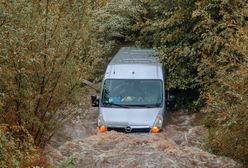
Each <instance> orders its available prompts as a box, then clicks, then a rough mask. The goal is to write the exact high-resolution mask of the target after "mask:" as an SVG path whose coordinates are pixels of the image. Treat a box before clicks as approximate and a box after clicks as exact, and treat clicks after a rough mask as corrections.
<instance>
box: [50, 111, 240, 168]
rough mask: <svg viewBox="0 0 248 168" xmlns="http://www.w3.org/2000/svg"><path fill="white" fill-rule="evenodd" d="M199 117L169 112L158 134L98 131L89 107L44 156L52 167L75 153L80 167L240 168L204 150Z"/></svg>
mask: <svg viewBox="0 0 248 168" xmlns="http://www.w3.org/2000/svg"><path fill="white" fill-rule="evenodd" d="M79 110H80V109H79ZM202 116H203V114H202V113H198V114H194V115H187V114H185V112H184V111H178V112H174V113H171V114H170V117H169V123H168V125H167V126H166V128H165V130H163V132H161V133H158V134H150V133H130V134H125V133H119V132H115V131H111V132H107V133H98V132H97V130H96V121H97V109H96V108H91V109H90V110H88V111H87V113H85V114H84V115H82V116H80V115H79V116H77V117H75V119H73V120H72V121H70V122H68V123H66V124H64V125H63V127H61V128H60V129H59V130H58V131H57V132H56V134H55V135H54V137H53V139H52V141H51V143H50V144H49V145H48V146H47V147H46V150H47V152H48V154H47V157H48V159H49V161H50V163H51V164H52V165H54V166H55V167H56V165H58V163H59V162H60V161H61V160H63V159H65V158H67V157H70V156H75V158H76V159H75V160H74V163H75V165H76V167H79V168H81V167H82V168H84V167H86V168H93V167H99V168H115V167H118V168H119V167H120V168H122V167H123V168H124V167H125V168H146V167H147V168H163V167H165V168H182V167H190V168H193V167H216V168H220V167H225V168H228V167H230V168H231V167H241V166H240V165H239V164H238V163H237V162H235V161H233V160H232V159H230V158H226V157H221V156H216V155H214V154H211V153H209V152H207V151H206V150H204V149H203V147H202V139H203V135H204V134H205V133H206V130H205V128H204V127H203V126H202V125H201V122H200V121H201V119H202Z"/></svg>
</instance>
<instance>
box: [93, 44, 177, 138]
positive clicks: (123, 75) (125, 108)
mask: <svg viewBox="0 0 248 168" xmlns="http://www.w3.org/2000/svg"><path fill="white" fill-rule="evenodd" d="M154 53H155V52H154V50H153V49H140V48H129V47H124V48H121V49H120V50H119V52H118V53H117V54H116V55H115V56H114V58H113V59H112V61H111V62H110V63H109V65H108V67H107V70H106V72H105V75H104V79H103V82H102V87H101V94H100V99H99V100H98V101H97V100H96V97H95V96H92V103H93V105H97V106H99V117H98V127H99V131H100V132H105V131H109V130H117V131H124V132H140V131H141V132H153V133H157V132H159V131H160V130H161V129H162V125H163V121H164V117H165V116H166V104H167V103H168V101H166V96H165V88H164V83H165V81H164V80H165V79H164V73H163V72H164V70H163V65H162V64H161V63H160V62H159V60H158V59H157V58H156V57H155V56H154ZM173 101H174V100H171V103H174V102H173Z"/></svg>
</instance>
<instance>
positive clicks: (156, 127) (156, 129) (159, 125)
mask: <svg viewBox="0 0 248 168" xmlns="http://www.w3.org/2000/svg"><path fill="white" fill-rule="evenodd" d="M162 125H163V117H162V116H161V115H159V116H157V118H156V120H155V122H154V124H153V127H152V128H151V132H152V133H158V132H159V131H160V130H161V128H162Z"/></svg>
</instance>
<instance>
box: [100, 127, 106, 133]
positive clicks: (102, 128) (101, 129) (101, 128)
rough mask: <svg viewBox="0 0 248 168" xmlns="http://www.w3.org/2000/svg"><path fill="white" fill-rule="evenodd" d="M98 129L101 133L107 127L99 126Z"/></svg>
mask: <svg viewBox="0 0 248 168" xmlns="http://www.w3.org/2000/svg"><path fill="white" fill-rule="evenodd" d="M99 131H100V132H101V133H103V132H106V131H107V128H106V127H105V126H101V127H100V128H99Z"/></svg>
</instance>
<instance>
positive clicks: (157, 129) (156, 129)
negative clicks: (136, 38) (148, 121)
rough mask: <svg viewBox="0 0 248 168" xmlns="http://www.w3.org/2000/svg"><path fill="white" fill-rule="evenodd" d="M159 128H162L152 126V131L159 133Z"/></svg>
mask: <svg viewBox="0 0 248 168" xmlns="http://www.w3.org/2000/svg"><path fill="white" fill-rule="evenodd" d="M159 130H160V129H159V128H158V127H152V129H151V132H152V133H158V132H159Z"/></svg>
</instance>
